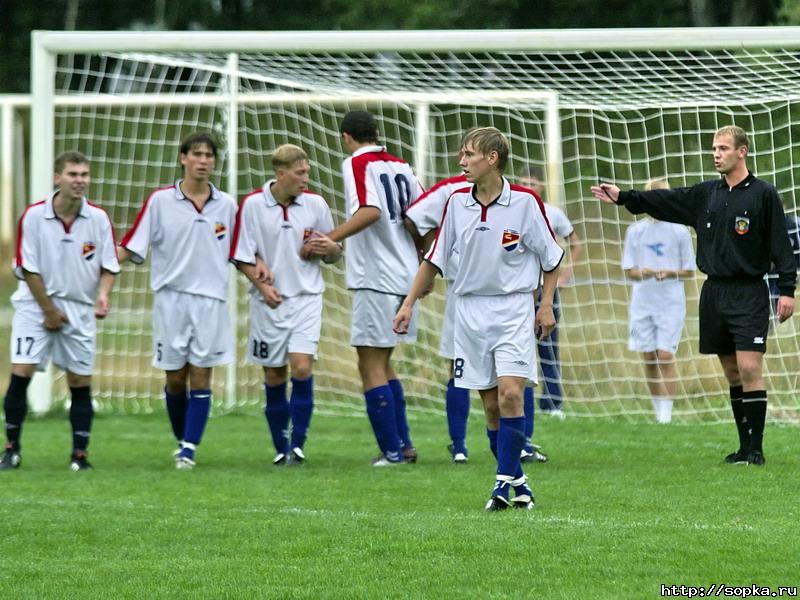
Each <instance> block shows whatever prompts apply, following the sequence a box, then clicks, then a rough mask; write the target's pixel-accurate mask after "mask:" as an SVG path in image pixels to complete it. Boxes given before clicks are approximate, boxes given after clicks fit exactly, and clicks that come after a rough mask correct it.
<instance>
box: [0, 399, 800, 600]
mask: <svg viewBox="0 0 800 600" xmlns="http://www.w3.org/2000/svg"><path fill="white" fill-rule="evenodd" d="M411 426H412V432H413V434H414V438H415V443H416V445H417V448H418V450H419V452H420V462H419V463H418V464H416V465H403V466H400V467H394V468H389V469H374V468H371V467H370V466H369V459H370V458H371V457H372V456H373V454H375V449H374V441H373V440H372V438H371V433H370V430H369V427H368V425H367V421H366V418H365V417H356V418H353V417H331V416H323V415H319V416H317V417H315V420H314V423H313V429H312V432H311V437H310V439H309V442H308V445H307V448H306V449H307V455H308V457H309V462H308V464H307V465H306V466H305V467H302V468H276V467H272V466H270V464H269V463H270V459H271V457H272V450H271V447H270V445H269V443H268V438H267V433H266V426H265V424H264V422H263V418H259V417H256V416H242V415H228V416H225V417H220V418H214V419H212V421H211V422H210V423H209V428H208V430H207V434H206V439H205V442H204V444H203V446H202V447H201V449H200V450H199V453H198V467H197V468H196V469H195V470H194V471H191V472H187V471H176V470H175V469H174V468H173V464H172V460H171V457H170V454H171V451H172V449H173V445H172V443H171V440H170V435H169V433H168V431H169V426H168V424H167V420H166V417H165V416H164V415H163V414H156V415H151V416H136V417H123V416H113V417H109V416H103V417H99V418H98V419H97V420H96V422H95V427H94V439H93V441H92V446H91V450H92V453H91V454H92V460H93V462H94V464H95V467H96V468H95V470H94V471H93V472H86V473H72V472H69V471H68V470H67V462H68V453H69V427H68V425H67V420H66V417H65V416H64V415H63V414H60V415H59V414H55V415H52V416H50V417H47V418H43V419H32V420H30V421H29V422H28V423H27V424H26V426H25V433H24V438H23V441H24V449H23V457H24V459H23V465H22V468H21V469H19V470H17V471H13V472H4V473H2V474H0V475H2V477H0V506H2V519H0V540H2V542H3V558H2V561H0V564H1V565H2V567H0V591H2V592H3V594H2V595H3V597H7V598H119V597H124V598H161V597H169V598H197V597H204V598H205V597H208V598H212V597H213V598H614V599H618V598H658V597H659V595H660V591H661V584H668V585H672V584H677V585H680V584H685V585H709V584H711V583H717V584H719V583H725V584H727V585H751V584H753V583H756V584H757V585H759V586H768V585H769V586H779V585H784V586H785V585H794V586H796V585H797V584H798V579H799V578H800V577H799V576H798V571H797V540H798V539H800V508H798V502H797V498H798V496H800V480H799V479H798V478H797V475H796V474H797V462H798V456H797V444H796V440H797V434H798V429H797V428H796V427H790V426H774V425H773V426H768V428H767V432H766V446H765V448H766V456H767V460H768V463H767V465H766V466H765V467H763V468H757V467H749V466H744V467H736V466H728V465H723V464H721V459H722V456H723V455H724V454H725V453H727V452H728V451H731V450H732V449H733V445H734V444H733V439H734V437H735V432H734V429H733V426H732V425H730V424H728V425H720V424H705V425H704V424H692V425H671V426H656V425H647V424H632V423H627V422H621V421H612V420H599V419H579V418H573V419H568V420H566V421H564V422H559V421H555V420H553V419H550V418H544V417H542V418H540V419H539V420H538V422H537V441H538V442H539V443H541V444H542V445H543V446H544V449H545V450H546V451H548V453H549V454H550V456H551V462H550V463H548V464H546V465H534V466H531V467H529V469H528V473H529V475H531V478H532V481H533V485H534V488H535V490H536V495H537V503H538V507H537V508H536V510H535V511H533V512H521V511H508V512H506V513H495V514H486V513H483V512H482V506H483V503H484V501H485V500H486V498H487V496H488V493H489V491H490V487H491V484H492V481H493V460H492V458H491V455H490V453H489V451H488V449H487V445H486V442H485V438H484V436H483V428H482V426H481V422H480V419H479V418H477V417H476V416H473V418H472V419H471V422H470V440H469V441H470V447H471V450H472V457H471V462H470V463H469V464H468V465H466V466H463V467H461V466H459V467H457V466H455V465H452V464H451V463H450V461H449V457H448V455H447V453H446V452H445V449H444V446H445V444H446V426H445V423H444V418H443V417H442V418H437V417H435V416H432V415H423V414H420V413H414V414H412V415H411Z"/></svg>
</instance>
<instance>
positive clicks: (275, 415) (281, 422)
mask: <svg viewBox="0 0 800 600" xmlns="http://www.w3.org/2000/svg"><path fill="white" fill-rule="evenodd" d="M264 390H265V393H266V397H267V402H266V405H265V406H264V416H265V417H266V418H267V425H268V426H269V432H270V433H271V434H272V443H273V444H274V445H275V452H277V453H278V454H287V453H288V452H289V439H288V434H289V403H288V402H287V401H286V382H283V383H281V384H279V385H266V384H264ZM309 418H310V413H309Z"/></svg>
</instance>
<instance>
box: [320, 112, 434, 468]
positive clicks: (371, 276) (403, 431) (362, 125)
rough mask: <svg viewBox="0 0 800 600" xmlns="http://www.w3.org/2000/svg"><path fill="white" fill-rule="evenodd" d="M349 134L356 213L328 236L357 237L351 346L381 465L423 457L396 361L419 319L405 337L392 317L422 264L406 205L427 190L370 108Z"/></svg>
mask: <svg viewBox="0 0 800 600" xmlns="http://www.w3.org/2000/svg"><path fill="white" fill-rule="evenodd" d="M341 131H342V140H343V145H344V147H345V148H346V149H347V151H348V152H350V153H351V154H352V156H350V157H349V158H347V159H346V160H345V161H344V164H343V165H342V176H343V178H344V191H345V199H346V202H347V207H348V212H349V215H350V218H349V219H348V220H347V221H345V222H344V223H342V224H341V225H339V226H338V227H337V228H336V229H334V230H333V231H332V232H331V233H330V234H329V236H328V237H329V238H330V239H332V240H333V241H336V242H341V241H342V240H344V239H346V238H349V239H348V240H347V252H346V253H345V267H346V280H347V287H348V289H351V290H353V312H352V324H351V335H350V344H351V345H352V346H355V348H356V352H357V353H358V370H359V373H360V374H361V382H362V385H363V390H364V398H365V400H366V405H367V415H368V417H369V420H370V424H371V425H372V430H373V432H374V433H375V439H376V440H377V442H378V447H379V448H380V451H381V455H380V456H379V457H378V458H377V459H375V460H374V461H373V465H375V466H387V465H393V464H397V463H399V462H402V461H403V460H405V461H406V462H415V461H416V458H417V452H416V450H415V449H414V445H413V444H412V442H411V436H410V434H409V430H408V421H407V419H406V402H405V398H404V395H403V386H402V385H401V383H400V380H399V379H398V377H397V373H396V372H395V370H394V368H393V367H392V363H391V358H392V351H393V350H394V347H395V346H396V345H397V344H398V342H400V341H407V342H413V341H415V340H416V321H414V322H412V323H411V324H410V326H409V330H410V333H409V335H408V336H407V338H406V339H404V340H403V339H401V338H399V337H398V336H397V335H396V334H395V333H394V332H393V331H392V316H393V315H394V313H395V311H396V310H397V307H398V306H399V305H400V302H401V301H402V300H403V297H404V296H405V294H406V292H407V290H408V287H409V285H410V284H411V280H412V279H413V277H414V272H415V270H416V268H417V265H418V264H419V260H418V259H417V251H416V248H415V246H414V241H413V240H412V239H411V236H410V235H409V233H408V232H407V231H406V230H405V228H404V227H403V210H404V209H405V207H406V206H408V204H409V203H410V202H413V201H414V200H416V199H417V197H419V195H420V194H421V193H422V188H421V187H420V185H419V182H418V181H417V178H416V177H415V175H414V173H413V171H412V170H411V167H410V166H409V165H408V164H407V163H406V162H405V161H403V160H401V159H399V158H397V157H396V156H392V155H391V154H389V153H388V152H386V148H384V147H383V146H380V145H378V126H377V124H376V122H375V118H374V117H373V116H372V115H371V114H370V113H368V112H365V111H359V110H356V111H351V112H349V113H347V114H346V115H345V117H344V119H343V120H342V125H341Z"/></svg>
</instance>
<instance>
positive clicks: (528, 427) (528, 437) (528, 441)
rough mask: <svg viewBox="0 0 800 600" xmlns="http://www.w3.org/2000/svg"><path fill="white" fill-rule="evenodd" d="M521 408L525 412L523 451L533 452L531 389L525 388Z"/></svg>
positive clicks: (533, 409)
mask: <svg viewBox="0 0 800 600" xmlns="http://www.w3.org/2000/svg"><path fill="white" fill-rule="evenodd" d="M522 408H523V410H524V411H525V450H527V451H528V452H533V429H534V411H535V405H534V401H533V387H532V386H525V394H524V396H523V397H522Z"/></svg>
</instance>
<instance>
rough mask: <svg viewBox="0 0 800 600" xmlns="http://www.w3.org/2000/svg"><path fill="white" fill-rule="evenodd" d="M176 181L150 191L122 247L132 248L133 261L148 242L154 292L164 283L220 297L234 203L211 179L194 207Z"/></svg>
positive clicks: (223, 296) (139, 258) (223, 289)
mask: <svg viewBox="0 0 800 600" xmlns="http://www.w3.org/2000/svg"><path fill="white" fill-rule="evenodd" d="M180 184H181V181H180V180H179V181H177V182H176V183H175V185H172V186H170V187H167V188H162V189H159V190H156V191H154V192H153V193H152V194H150V197H149V198H147V200H146V201H145V203H144V206H143V207H142V210H141V211H139V214H138V216H137V217H136V221H135V222H134V224H133V227H131V230H130V231H129V232H128V233H127V234H126V235H125V237H124V238H123V239H122V246H123V247H124V248H125V249H127V250H129V251H130V252H132V253H133V256H132V257H131V260H132V261H133V262H135V263H136V264H140V263H142V262H144V259H145V258H146V257H147V252H148V250H150V248H151V247H152V250H153V260H152V264H151V265H150V287H151V288H152V289H153V291H156V292H157V291H159V290H161V289H164V288H168V289H171V290H173V291H176V292H183V293H186V294H195V295H197V296H207V297H209V298H216V299H218V300H223V301H224V300H226V299H227V297H228V273H229V271H230V269H229V267H228V257H229V256H230V248H231V237H232V232H233V227H234V222H235V220H236V202H235V201H234V199H233V198H231V197H230V196H229V195H228V194H226V193H225V192H221V191H219V190H218V189H217V188H215V187H214V186H213V185H211V184H209V187H210V196H209V198H208V200H207V201H206V203H205V205H204V206H203V210H202V211H198V210H197V207H196V206H195V205H194V203H193V202H192V201H191V200H190V199H188V198H186V197H185V196H184V195H183V193H182V192H181V188H180Z"/></svg>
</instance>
